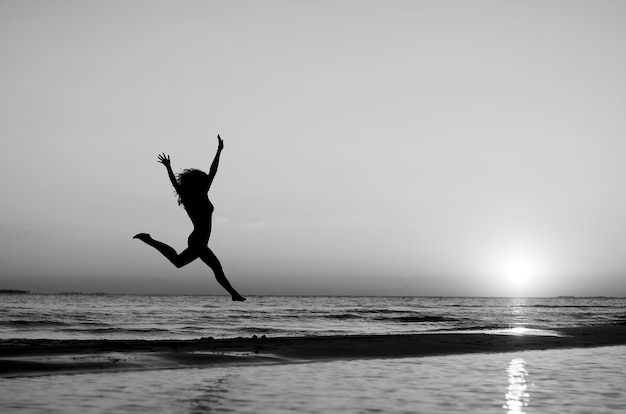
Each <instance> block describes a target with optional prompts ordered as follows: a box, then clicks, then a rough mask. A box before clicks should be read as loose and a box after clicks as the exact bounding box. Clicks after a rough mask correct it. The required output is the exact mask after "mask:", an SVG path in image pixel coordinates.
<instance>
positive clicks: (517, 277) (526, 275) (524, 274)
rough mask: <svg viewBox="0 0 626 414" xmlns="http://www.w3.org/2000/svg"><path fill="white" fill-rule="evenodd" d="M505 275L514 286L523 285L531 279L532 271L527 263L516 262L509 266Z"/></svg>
mask: <svg viewBox="0 0 626 414" xmlns="http://www.w3.org/2000/svg"><path fill="white" fill-rule="evenodd" d="M506 275H507V277H508V278H509V280H510V281H511V282H513V283H514V284H516V285H523V284H524V283H526V282H528V280H529V279H530V278H531V276H532V269H531V267H530V265H529V264H528V263H527V262H525V261H522V260H518V261H514V262H511V263H510V264H509V266H508V267H507V270H506Z"/></svg>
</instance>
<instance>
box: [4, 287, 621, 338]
mask: <svg viewBox="0 0 626 414" xmlns="http://www.w3.org/2000/svg"><path fill="white" fill-rule="evenodd" d="M0 301H1V302H0V303H2V306H1V307H0V340H1V339H197V338H202V337H213V338H236V337H251V336H253V335H257V336H259V337H260V336H263V335H266V336H267V337H276V336H322V335H357V334H363V335H370V334H408V333H421V332H431V331H457V330H497V329H511V328H527V329H539V330H550V329H553V328H566V327H574V326H592V325H604V324H624V323H626V298H572V297H559V298H476V297H334V296H333V297H315V296H250V297H249V298H248V301H246V302H244V303H238V302H232V301H230V298H229V297H227V296H180V295H171V296H168V295H158V296H154V295H106V294H93V295H92V294H88V295H86V294H61V295H38V294H22V295H0Z"/></svg>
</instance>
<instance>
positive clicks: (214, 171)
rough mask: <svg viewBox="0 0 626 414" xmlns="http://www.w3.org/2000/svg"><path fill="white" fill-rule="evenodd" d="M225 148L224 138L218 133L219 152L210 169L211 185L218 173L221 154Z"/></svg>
mask: <svg viewBox="0 0 626 414" xmlns="http://www.w3.org/2000/svg"><path fill="white" fill-rule="evenodd" d="M223 149H224V140H223V139H222V138H221V137H220V136H219V134H218V135H217V153H216V154H215V158H213V163H211V169H210V170H209V187H211V184H212V183H213V179H214V178H215V174H217V167H218V166H219V165H220V154H221V153H222V150H223Z"/></svg>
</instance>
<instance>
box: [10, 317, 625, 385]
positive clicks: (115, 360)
mask: <svg viewBox="0 0 626 414" xmlns="http://www.w3.org/2000/svg"><path fill="white" fill-rule="evenodd" d="M552 332H553V333H557V334H558V335H554V334H553V335H548V334H546V335H541V334H532V335H529V334H511V333H510V332H509V333H508V334H502V333H494V332H488V333H475V332H474V333H472V332H468V333H461V332H453V333H450V332H447V333H424V334H416V335H371V336H324V337H299V338H286V337H284V338H256V337H253V338H236V339H213V338H201V339H196V340H47V339H35V340H24V339H19V340H3V341H0V377H18V376H29V375H51V374H68V373H82V372H105V371H125V370H149V369H169V368H189V367H209V366H214V365H225V364H228V365H242V364H244V365H249V364H272V363H293V362H313V361H330V360H338V359H362V358H402V357H420V356H434V355H452V354H468V353H490V352H512V351H525V350H546V349H563V348H581V347H600V346H612V345H626V326H622V325H611V326H597V327H579V328H568V329H555V330H554V331H552Z"/></svg>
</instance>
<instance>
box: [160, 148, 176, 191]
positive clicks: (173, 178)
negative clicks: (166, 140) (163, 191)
mask: <svg viewBox="0 0 626 414" xmlns="http://www.w3.org/2000/svg"><path fill="white" fill-rule="evenodd" d="M157 158H158V159H159V163H161V164H163V165H165V168H167V175H168V177H170V181H171V183H172V185H173V186H174V189H175V190H176V192H177V193H178V194H179V195H180V191H179V187H178V181H176V176H175V175H174V171H172V162H171V161H170V156H169V155H165V153H163V154H159V156H158V157H157Z"/></svg>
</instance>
